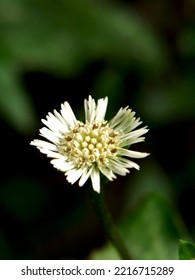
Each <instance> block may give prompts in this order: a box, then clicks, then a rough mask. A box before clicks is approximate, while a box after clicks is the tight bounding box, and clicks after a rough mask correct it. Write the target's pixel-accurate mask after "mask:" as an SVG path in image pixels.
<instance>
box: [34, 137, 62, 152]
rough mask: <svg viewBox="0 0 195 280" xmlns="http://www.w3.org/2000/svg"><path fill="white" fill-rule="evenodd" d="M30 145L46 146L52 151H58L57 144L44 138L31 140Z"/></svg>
mask: <svg viewBox="0 0 195 280" xmlns="http://www.w3.org/2000/svg"><path fill="white" fill-rule="evenodd" d="M30 145H33V146H36V147H37V148H45V149H48V150H51V151H57V147H56V145H54V144H51V143H49V142H46V141H43V140H38V139H35V140H34V141H31V142H30Z"/></svg>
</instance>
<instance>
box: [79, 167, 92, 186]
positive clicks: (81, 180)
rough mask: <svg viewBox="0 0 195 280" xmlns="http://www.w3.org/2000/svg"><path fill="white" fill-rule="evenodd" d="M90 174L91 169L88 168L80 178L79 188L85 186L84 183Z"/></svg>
mask: <svg viewBox="0 0 195 280" xmlns="http://www.w3.org/2000/svg"><path fill="white" fill-rule="evenodd" d="M91 172H92V168H90V169H89V170H88V171H87V170H86V172H85V173H83V175H82V176H81V179H80V180H79V186H80V187H82V186H83V185H84V184H85V182H86V181H87V179H88V178H89V176H90V175H91Z"/></svg>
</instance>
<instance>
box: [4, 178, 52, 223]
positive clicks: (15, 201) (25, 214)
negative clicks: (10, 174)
mask: <svg viewBox="0 0 195 280" xmlns="http://www.w3.org/2000/svg"><path fill="white" fill-rule="evenodd" d="M47 199H48V192H47V191H46V189H45V188H43V187H42V186H41V185H40V184H38V183H37V182H36V181H33V180H32V179H31V178H13V179H12V180H10V181H7V182H6V183H5V184H4V185H3V184H2V186H1V189H0V205H1V206H2V207H3V208H4V209H5V210H6V211H8V212H9V213H10V214H11V215H13V216H14V217H16V218H17V219H18V220H20V221H23V222H28V221H29V222H30V221H31V220H33V219H34V218H36V217H37V215H38V214H39V213H40V211H41V210H42V209H43V208H44V206H45V203H46V202H47Z"/></svg>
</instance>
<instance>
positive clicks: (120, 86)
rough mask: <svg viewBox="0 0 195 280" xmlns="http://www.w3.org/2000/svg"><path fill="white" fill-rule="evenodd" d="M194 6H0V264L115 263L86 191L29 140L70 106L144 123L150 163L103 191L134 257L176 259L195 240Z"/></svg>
mask: <svg viewBox="0 0 195 280" xmlns="http://www.w3.org/2000/svg"><path fill="white" fill-rule="evenodd" d="M194 15H195V4H194V2H193V1H192V0H185V1H184V0H177V1H176V0H173V1H168V0H159V1H152V0H145V1H144V0H137V1H135V0H132V1H119V0H115V1H114V0H110V1H108V0H107V1H97V0H86V1H85V0H73V1H67V0H56V1H51V0H47V1H46V0H42V1H40V0H1V1H0V127H1V137H0V141H1V173H0V174H1V175H0V217H1V223H0V258H1V259H106V258H107V259H114V258H116V259H117V258H119V256H118V255H117V253H116V252H115V250H114V249H113V248H112V246H111V245H110V244H108V242H107V240H106V238H105V236H104V233H103V231H102V229H101V227H100V225H99V222H98V220H97V218H96V215H95V213H94V210H93V208H92V206H91V203H90V200H89V197H88V195H87V192H86V188H85V186H84V187H83V188H79V187H78V186H77V184H75V185H74V186H72V185H69V184H68V183H67V182H66V180H65V177H64V175H63V174H62V173H61V172H59V171H57V170H55V169H54V168H53V167H52V166H51V165H50V163H49V160H48V158H46V157H45V155H43V154H41V153H40V152H39V151H38V150H37V149H35V147H32V146H30V145H29V143H30V141H31V140H33V139H35V138H39V136H38V133H39V128H41V127H42V126H43V125H42V124H41V118H45V116H46V114H47V113H48V112H49V111H50V112H51V111H53V109H56V110H59V109H60V104H61V103H62V102H64V101H68V102H69V103H70V104H71V106H72V108H73V109H74V112H75V114H76V115H77V116H78V118H79V117H81V118H82V117H83V115H82V114H83V100H84V98H86V97H88V95H89V94H91V95H93V97H94V98H96V99H97V98H100V97H105V96H108V97H109V105H108V114H107V118H108V119H109V118H110V117H112V116H113V115H114V114H115V113H116V112H117V110H118V109H119V108H120V107H121V106H127V105H129V106H130V108H132V109H133V110H134V111H136V114H137V116H138V117H140V118H141V119H142V120H143V124H144V125H148V127H149V129H150V130H149V132H148V134H147V135H146V142H144V143H141V144H139V145H138V144H136V145H135V147H132V149H133V148H134V149H135V150H139V151H145V152H149V153H150V154H151V155H150V157H148V158H146V159H143V160H140V161H137V162H138V163H139V164H140V166H141V170H140V171H139V172H137V171H134V170H132V171H131V173H130V174H129V175H128V176H126V177H120V176H119V177H118V179H117V180H115V181H114V182H112V183H109V184H107V185H106V186H105V194H106V199H107V202H108V205H109V208H110V211H111V213H112V215H113V217H114V220H115V222H116V223H118V225H119V227H120V228H121V232H122V234H123V236H124V238H125V240H126V242H127V244H128V246H129V248H131V250H132V252H133V254H134V256H135V258H137V259H175V258H177V250H178V240H179V238H182V239H187V240H190V241H193V239H194V238H195V203H194V200H195V172H194V171H195V17H194Z"/></svg>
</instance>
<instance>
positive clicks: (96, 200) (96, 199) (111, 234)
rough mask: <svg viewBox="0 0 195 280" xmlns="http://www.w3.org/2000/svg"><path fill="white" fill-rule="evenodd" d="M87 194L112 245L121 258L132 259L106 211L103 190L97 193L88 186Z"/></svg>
mask: <svg viewBox="0 0 195 280" xmlns="http://www.w3.org/2000/svg"><path fill="white" fill-rule="evenodd" d="M89 195H90V197H91V201H92V203H93V206H94V208H95V210H96V213H97V216H98V218H99V220H100V222H101V225H102V226H103V229H104V231H105V233H106V235H107V238H108V239H109V240H110V241H111V243H112V244H113V245H114V247H115V248H116V249H117V251H118V253H119V254H120V256H121V258H122V259H123V260H132V259H133V258H132V256H131V255H130V253H129V251H128V250H127V247H126V245H125V244H124V242H123V239H122V236H121V234H120V232H119V231H118V228H117V227H116V225H115V224H114V223H113V220H112V217H111V215H110V213H109V211H108V208H107V205H106V202H105V199H104V194H103V190H101V193H97V192H96V191H94V190H93V188H92V187H89Z"/></svg>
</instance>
